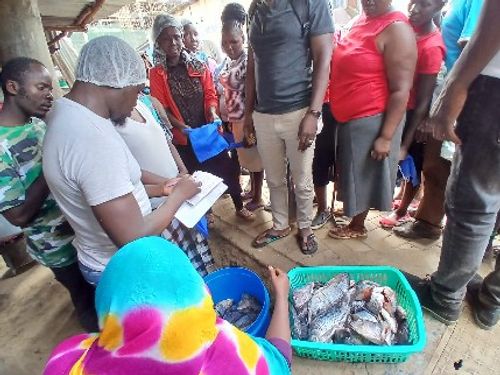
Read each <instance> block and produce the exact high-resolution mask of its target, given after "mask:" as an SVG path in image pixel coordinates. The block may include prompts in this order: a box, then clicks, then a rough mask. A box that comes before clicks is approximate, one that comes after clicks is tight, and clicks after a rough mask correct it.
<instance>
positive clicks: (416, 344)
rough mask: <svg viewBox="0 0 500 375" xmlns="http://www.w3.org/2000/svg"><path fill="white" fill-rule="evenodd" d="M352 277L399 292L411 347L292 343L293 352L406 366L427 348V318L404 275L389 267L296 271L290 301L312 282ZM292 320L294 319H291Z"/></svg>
mask: <svg viewBox="0 0 500 375" xmlns="http://www.w3.org/2000/svg"><path fill="white" fill-rule="evenodd" d="M343 272H345V273H348V274H349V276H350V278H351V279H352V280H354V281H359V280H372V281H375V282H377V283H379V284H380V285H383V286H388V287H390V288H392V289H393V290H394V291H395V292H396V296H397V299H398V303H399V304H400V305H401V306H402V307H403V308H404V309H405V310H406V313H407V320H408V327H409V331H410V342H411V343H412V344H410V345H387V346H377V345H346V344H332V343H320V342H310V341H303V340H296V339H292V348H293V350H294V352H295V354H297V355H298V356H300V357H307V358H312V359H318V360H321V361H334V362H340V361H342V362H380V363H399V362H404V361H406V360H407V359H408V357H409V356H410V355H411V354H413V353H418V352H421V351H422V350H423V349H424V346H425V341H426V337H425V327H424V318H423V315H422V309H421V307H420V303H419V301H418V299H417V296H416V295H415V292H414V291H413V289H412V288H411V287H410V284H408V281H407V280H406V278H405V277H404V276H403V274H402V273H401V272H400V271H399V270H397V269H396V268H393V267H388V266H324V267H303V268H294V269H292V270H291V271H290V272H288V277H289V278H290V298H292V292H293V290H295V289H297V288H300V287H301V286H304V285H305V284H307V283H310V282H312V281H319V282H327V281H329V280H330V279H331V278H332V277H334V276H335V275H337V274H339V273H343ZM290 320H292V317H291V315H290Z"/></svg>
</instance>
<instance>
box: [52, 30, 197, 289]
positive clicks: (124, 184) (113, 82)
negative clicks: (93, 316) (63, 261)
mask: <svg viewBox="0 0 500 375" xmlns="http://www.w3.org/2000/svg"><path fill="white" fill-rule="evenodd" d="M145 81H146V71H145V68H144V64H143V62H142V60H141V58H140V57H139V55H138V54H137V53H136V52H135V51H134V50H133V49H132V47H130V46H129V45H128V44H127V43H126V42H124V41H122V40H120V39H118V38H115V37H110V36H105V37H100V38H96V39H93V40H91V41H90V42H89V43H87V44H86V45H85V46H84V47H83V49H82V51H81V53H80V57H79V60H78V66H77V69H76V82H75V84H74V86H73V88H72V89H71V91H70V93H69V94H68V95H67V96H66V97H64V98H61V99H59V100H57V101H56V102H55V105H54V109H53V110H52V112H51V113H50V116H49V117H48V118H47V122H48V124H49V127H48V131H47V134H46V137H45V141H44V146H43V170H44V174H45V178H46V180H47V184H48V185H49V188H50V190H51V192H52V193H53V195H54V197H55V199H56V201H57V203H58V204H59V207H60V208H61V210H62V211H63V213H64V215H65V216H66V218H67V219H68V221H69V223H70V224H71V226H72V227H73V229H74V231H75V240H74V245H75V247H76V249H77V252H78V261H79V265H80V269H81V271H82V273H83V276H84V277H85V279H86V280H87V281H88V282H89V283H91V284H94V285H96V284H97V282H98V280H99V277H100V274H101V272H102V271H103V270H104V268H105V266H106V264H107V263H108V261H109V259H110V258H111V256H112V255H113V254H114V253H115V252H116V250H117V249H118V248H119V247H121V246H123V245H125V244H126V243H128V242H131V241H133V240H135V239H137V238H140V237H144V236H148V235H160V234H161V233H162V232H163V231H164V230H165V228H166V227H167V226H169V225H170V224H171V222H172V220H173V218H174V214H175V212H176V211H177V209H178V208H179V207H180V205H181V204H182V203H183V202H184V201H185V200H186V199H189V198H190V197H192V196H194V195H195V194H196V193H197V192H199V191H200V186H199V184H198V183H197V182H195V181H194V180H193V179H192V178H190V177H184V178H181V179H180V180H179V182H178V183H177V184H176V185H175V187H174V188H173V190H172V191H171V193H170V197H169V199H168V200H167V201H166V203H165V204H164V205H162V206H161V207H160V208H158V209H157V210H155V211H154V212H152V211H151V205H150V202H149V198H148V195H147V193H146V189H145V187H144V185H143V184H142V182H141V176H142V172H141V169H140V167H139V164H138V163H137V161H136V160H135V159H134V157H133V156H132V154H131V153H130V151H129V149H128V147H127V145H126V144H125V142H124V141H123V139H122V138H121V137H120V135H119V134H118V132H117V131H116V129H115V125H119V124H123V123H124V121H125V120H126V118H127V117H129V116H130V114H131V112H132V109H133V108H134V106H135V105H136V102H137V95H138V93H139V92H140V91H141V90H142V88H143V87H144V83H145ZM165 190H167V189H165ZM166 193H167V191H166ZM181 247H182V246H181Z"/></svg>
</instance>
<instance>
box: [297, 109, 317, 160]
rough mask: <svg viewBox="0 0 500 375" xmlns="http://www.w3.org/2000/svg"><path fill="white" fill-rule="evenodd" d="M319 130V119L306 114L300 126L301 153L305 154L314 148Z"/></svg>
mask: <svg viewBox="0 0 500 375" xmlns="http://www.w3.org/2000/svg"><path fill="white" fill-rule="evenodd" d="M317 130H318V119H317V118H316V117H314V116H313V115H312V114H310V113H309V112H308V113H306V114H305V116H304V118H303V119H302V121H301V122H300V126H299V134H298V139H299V151H302V152H303V151H305V150H307V149H308V148H309V147H311V146H312V144H313V143H314V139H315V138H316V131H317Z"/></svg>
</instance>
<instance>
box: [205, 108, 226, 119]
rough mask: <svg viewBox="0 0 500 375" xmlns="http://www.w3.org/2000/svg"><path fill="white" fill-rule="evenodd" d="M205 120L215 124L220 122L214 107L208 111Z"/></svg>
mask: <svg viewBox="0 0 500 375" xmlns="http://www.w3.org/2000/svg"><path fill="white" fill-rule="evenodd" d="M207 120H208V122H216V121H219V122H222V121H221V119H220V117H219V115H218V114H217V110H216V109H215V107H210V110H209V111H208V118H207Z"/></svg>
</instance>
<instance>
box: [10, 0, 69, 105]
mask: <svg viewBox="0 0 500 375" xmlns="http://www.w3.org/2000/svg"><path fill="white" fill-rule="evenodd" d="M0 38H1V42H0V65H1V64H4V63H5V62H6V61H7V60H9V59H11V58H13V57H19V56H26V57H31V58H33V59H36V60H39V61H40V62H42V63H43V64H44V65H45V66H46V67H47V69H49V71H50V72H51V74H52V77H53V79H54V96H55V97H59V96H61V95H62V91H61V90H60V88H59V83H58V81H57V79H56V77H55V74H54V65H53V63H52V59H51V57H50V53H49V48H48V45H47V40H46V39H45V33H44V31H43V26H42V19H41V17H40V10H39V9H38V0H1V1H0Z"/></svg>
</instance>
